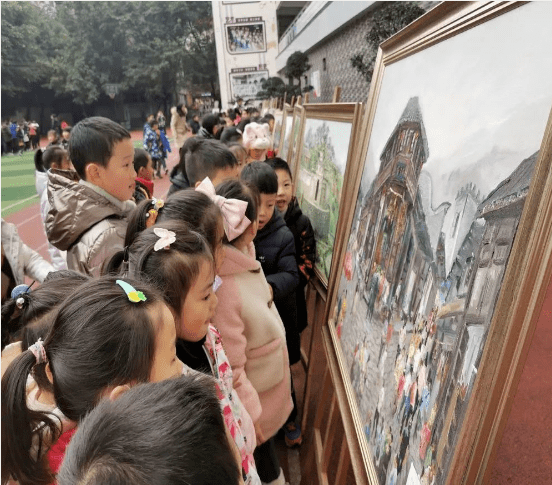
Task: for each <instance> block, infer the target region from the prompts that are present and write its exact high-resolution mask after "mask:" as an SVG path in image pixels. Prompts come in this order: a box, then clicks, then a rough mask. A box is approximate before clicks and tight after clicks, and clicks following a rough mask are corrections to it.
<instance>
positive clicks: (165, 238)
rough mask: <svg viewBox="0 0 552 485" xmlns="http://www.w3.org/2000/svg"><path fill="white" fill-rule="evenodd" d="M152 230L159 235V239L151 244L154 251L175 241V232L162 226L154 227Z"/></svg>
mask: <svg viewBox="0 0 552 485" xmlns="http://www.w3.org/2000/svg"><path fill="white" fill-rule="evenodd" d="M153 232H154V233H155V234H156V235H157V236H159V240H158V241H157V242H156V243H155V246H153V250H154V251H159V250H160V249H163V248H165V249H169V248H170V246H171V244H172V243H173V242H175V241H176V233H174V232H173V231H169V230H168V229H165V228H164V227H155V228H154V229H153Z"/></svg>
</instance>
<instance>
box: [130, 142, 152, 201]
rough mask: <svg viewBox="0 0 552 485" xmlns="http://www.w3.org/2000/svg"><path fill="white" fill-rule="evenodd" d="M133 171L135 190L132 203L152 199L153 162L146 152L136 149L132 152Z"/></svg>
mask: <svg viewBox="0 0 552 485" xmlns="http://www.w3.org/2000/svg"><path fill="white" fill-rule="evenodd" d="M134 170H135V171H136V174H137V175H138V176H137V177H136V188H135V189H134V196H133V197H134V201H135V202H136V203H138V202H141V201H142V200H144V199H151V198H152V197H153V173H154V168H153V161H152V159H151V157H150V154H149V153H148V152H146V150H142V149H141V148H136V149H135V150H134Z"/></svg>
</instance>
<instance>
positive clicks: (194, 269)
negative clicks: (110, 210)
mask: <svg viewBox="0 0 552 485" xmlns="http://www.w3.org/2000/svg"><path fill="white" fill-rule="evenodd" d="M167 202H168V201H167ZM142 204H144V203H142ZM138 209H144V207H143V205H141V206H139V208H137V210H138ZM163 210H164V208H163ZM137 219H139V218H137ZM131 229H132V226H130V225H129V231H130V230H131ZM131 239H132V237H131V236H130V237H129V235H128V234H127V240H131ZM126 253H127V254H128V260H127V261H126V262H125V261H123V265H122V267H123V271H124V270H125V268H128V272H129V274H132V275H142V276H143V277H145V278H147V279H148V281H151V282H152V283H153V284H154V285H155V286H156V287H157V288H158V289H159V290H160V291H162V292H163V294H164V298H165V302H166V303H167V305H169V307H170V308H171V311H172V313H173V315H174V316H175V322H176V335H177V338H178V340H177V355H178V357H179V358H180V359H182V360H183V362H184V364H185V365H186V368H187V369H188V371H189V372H192V371H200V372H203V373H206V374H209V375H213V376H214V377H215V379H216V381H217V385H218V390H219V399H220V400H221V409H222V410H223V415H224V418H225V422H226V424H227V426H228V428H229V431H230V433H231V435H232V437H233V438H234V440H235V442H236V445H237V446H238V448H239V450H240V454H241V458H242V469H243V472H244V474H245V475H244V476H245V483H246V484H259V483H260V481H259V478H258V475H257V471H256V469H255V462H254V460H253V450H254V449H255V428H254V426H253V423H252V421H251V418H250V417H249V414H248V413H247V411H246V410H245V408H244V407H243V405H242V403H241V401H240V399H239V397H238V394H236V391H235V390H234V388H233V386H232V380H233V379H232V369H231V367H230V364H229V363H228V359H227V357H226V354H225V352H224V348H223V346H222V340H221V337H220V334H219V333H218V331H217V330H216V329H215V328H214V327H213V326H212V325H211V324H210V321H211V317H212V316H213V314H214V310H215V307H216V305H217V297H216V295H215V285H214V283H215V266H214V260H213V256H212V253H211V250H210V249H209V247H208V245H207V243H206V241H205V239H204V238H203V237H202V236H201V235H200V234H198V233H197V232H194V231H190V229H189V228H188V226H187V225H186V224H184V223H183V222H180V221H176V220H173V221H167V222H163V223H156V224H155V225H154V226H153V227H151V228H148V229H146V230H145V231H143V232H141V233H139V234H138V235H137V236H136V238H135V239H134V241H133V242H132V244H130V246H129V247H128V250H127V251H126ZM118 258H120V255H115V256H114V257H113V260H112V262H113V261H115V262H116V260H117V259H118ZM110 266H113V265H112V264H110Z"/></svg>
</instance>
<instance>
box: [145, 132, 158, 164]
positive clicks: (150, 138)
mask: <svg viewBox="0 0 552 485" xmlns="http://www.w3.org/2000/svg"><path fill="white" fill-rule="evenodd" d="M143 146H144V150H146V151H147V152H148V153H149V154H150V156H151V159H152V160H159V159H160V158H163V153H162V150H161V147H162V144H161V138H160V137H159V135H158V134H157V133H156V132H155V131H153V130H152V129H150V130H149V131H148V132H146V133H145V136H144V142H143Z"/></svg>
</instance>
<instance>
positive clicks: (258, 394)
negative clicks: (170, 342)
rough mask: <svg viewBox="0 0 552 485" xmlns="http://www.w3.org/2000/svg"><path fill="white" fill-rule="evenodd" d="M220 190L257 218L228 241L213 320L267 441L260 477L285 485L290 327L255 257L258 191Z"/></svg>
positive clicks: (226, 185) (230, 186) (227, 185)
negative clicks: (278, 440) (280, 445)
mask: <svg viewBox="0 0 552 485" xmlns="http://www.w3.org/2000/svg"><path fill="white" fill-rule="evenodd" d="M217 194H218V195H219V196H223V197H227V198H231V199H239V200H243V201H245V202H247V211H246V217H247V218H248V219H249V221H251V223H250V224H249V225H248V226H247V227H246V228H245V229H243V230H242V232H241V234H240V235H239V236H238V237H237V238H235V239H233V240H231V241H229V240H228V239H227V240H226V241H227V244H228V245H227V246H226V257H225V259H224V262H223V264H222V266H221V268H220V270H219V275H220V277H221V278H222V285H221V287H220V289H219V292H218V296H219V304H218V306H217V308H216V311H215V315H214V317H213V323H214V324H215V325H217V327H218V328H219V329H220V332H221V335H222V336H223V338H224V341H225V342H226V346H227V352H228V357H229V359H230V364H231V365H232V368H233V369H234V386H235V388H236V390H237V391H238V395H239V396H240V399H241V400H242V401H243V403H244V405H245V407H246V409H247V410H248V411H249V414H250V415H251V418H252V419H253V421H254V422H256V423H258V426H259V427H260V430H261V432H262V437H261V441H265V440H266V441H265V442H264V443H262V444H260V446H258V447H257V449H256V450H255V462H256V464H257V469H258V471H259V476H260V477H261V480H262V481H263V482H265V483H273V484H282V485H283V484H284V482H285V479H284V475H283V471H282V469H281V468H280V465H279V462H278V458H277V455H276V453H275V447H274V439H273V436H274V435H275V434H276V432H277V431H278V430H279V429H280V428H281V427H282V425H283V424H284V423H285V422H286V419H287V417H288V416H289V413H290V411H291V409H292V407H293V404H292V400H291V387H290V386H291V384H290V370H289V358H288V352H287V347H286V335H285V330H284V326H283V323H282V320H281V318H280V315H279V314H278V310H276V306H275V305H274V303H273V301H272V296H271V292H270V288H269V285H268V283H267V281H266V278H265V276H264V273H263V270H262V268H261V265H260V263H259V262H258V261H257V260H256V259H255V250H254V246H253V239H254V238H255V235H256V234H257V201H258V195H257V193H256V192H254V189H252V188H249V187H248V186H246V185H245V184H244V183H243V182H240V181H235V180H232V181H230V180H229V181H226V182H223V183H222V184H220V185H219V186H218V187H217ZM263 438H264V439H263Z"/></svg>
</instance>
